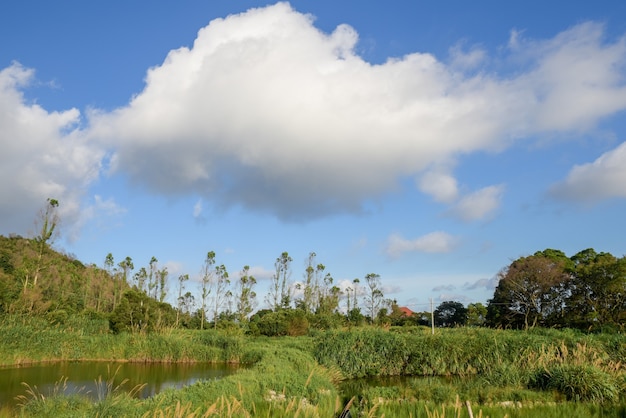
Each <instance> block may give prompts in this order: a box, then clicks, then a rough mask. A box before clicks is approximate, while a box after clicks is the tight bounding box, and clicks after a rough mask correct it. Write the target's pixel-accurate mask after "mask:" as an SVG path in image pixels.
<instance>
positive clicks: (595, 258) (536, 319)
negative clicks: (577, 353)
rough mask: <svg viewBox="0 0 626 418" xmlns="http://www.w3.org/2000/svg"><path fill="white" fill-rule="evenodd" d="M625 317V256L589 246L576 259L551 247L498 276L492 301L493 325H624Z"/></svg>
mask: <svg viewBox="0 0 626 418" xmlns="http://www.w3.org/2000/svg"><path fill="white" fill-rule="evenodd" d="M625 319H626V257H622V258H616V257H614V256H613V255H611V254H608V253H596V251H594V250H593V249H591V248H589V249H586V250H583V251H581V252H579V253H577V254H575V255H574V256H572V257H571V258H567V257H566V256H565V254H563V253H562V252H561V251H558V250H552V249H547V250H544V251H541V252H537V253H535V254H534V255H532V256H529V257H521V258H519V259H517V260H515V261H514V262H513V263H511V265H510V266H509V267H508V268H506V269H505V270H503V271H502V272H501V273H500V274H499V282H498V286H497V288H496V290H495V292H494V296H493V298H492V299H491V300H490V301H489V304H488V312H487V321H488V323H489V324H490V325H491V326H496V327H513V328H519V329H521V328H525V329H528V328H530V327H534V326H543V327H551V326H556V327H576V328H580V329H602V328H606V327H613V328H615V329H621V328H622V327H623V324H624V320H625Z"/></svg>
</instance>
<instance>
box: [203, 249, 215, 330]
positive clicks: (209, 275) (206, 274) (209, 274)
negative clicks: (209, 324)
mask: <svg viewBox="0 0 626 418" xmlns="http://www.w3.org/2000/svg"><path fill="white" fill-rule="evenodd" d="M214 265H215V251H209V252H208V253H207V255H206V258H205V259H204V264H203V265H202V272H201V279H200V280H201V282H200V286H201V290H202V293H201V294H200V297H201V301H202V302H201V303H202V306H201V307H200V309H201V312H200V315H201V316H200V329H204V322H205V320H206V309H207V299H208V298H209V294H210V293H211V282H212V280H213V274H214V271H213V266H214Z"/></svg>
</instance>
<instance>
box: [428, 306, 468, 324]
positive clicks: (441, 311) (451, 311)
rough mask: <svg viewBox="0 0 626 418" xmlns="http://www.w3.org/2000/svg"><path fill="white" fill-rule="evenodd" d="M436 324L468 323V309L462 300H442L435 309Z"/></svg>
mask: <svg viewBox="0 0 626 418" xmlns="http://www.w3.org/2000/svg"><path fill="white" fill-rule="evenodd" d="M434 317H435V325H436V326H438V327H457V326H462V325H465V324H466V323H467V309H466V308H465V307H464V306H463V304H462V303H460V302H454V301H447V302H442V303H441V304H440V305H439V306H437V308H436V309H435V311H434Z"/></svg>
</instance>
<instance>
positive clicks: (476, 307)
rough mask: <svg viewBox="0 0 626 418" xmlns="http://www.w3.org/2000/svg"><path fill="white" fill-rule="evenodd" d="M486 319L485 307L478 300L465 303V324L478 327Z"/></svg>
mask: <svg viewBox="0 0 626 418" xmlns="http://www.w3.org/2000/svg"><path fill="white" fill-rule="evenodd" d="M486 321H487V307H486V306H485V305H483V304H482V303H480V302H477V303H470V304H469V305H467V325H470V326H475V327H480V326H483V325H485V322H486Z"/></svg>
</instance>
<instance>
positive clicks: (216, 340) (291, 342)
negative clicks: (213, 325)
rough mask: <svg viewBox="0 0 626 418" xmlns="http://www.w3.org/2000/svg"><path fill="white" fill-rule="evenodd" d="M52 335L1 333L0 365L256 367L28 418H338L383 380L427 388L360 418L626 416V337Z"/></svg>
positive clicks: (32, 328) (23, 325)
mask: <svg viewBox="0 0 626 418" xmlns="http://www.w3.org/2000/svg"><path fill="white" fill-rule="evenodd" d="M46 326H47V325H45V326H44V324H41V323H37V322H36V321H28V320H16V319H15V318H13V319H8V320H3V321H2V322H0V361H1V362H4V364H16V363H20V362H26V361H37V360H52V359H64V360H80V359H107V360H110V359H119V360H125V361H126V360H130V361H133V360H134V361H212V362H248V363H250V364H252V367H250V368H247V369H244V370H242V371H240V372H238V373H236V374H235V375H231V376H228V377H226V378H224V379H221V380H215V381H203V382H198V383H196V384H193V385H191V386H188V387H185V388H183V389H178V390H176V389H168V390H166V391H164V392H162V393H160V394H158V395H156V396H154V397H152V398H149V399H145V400H139V399H134V398H132V396H130V395H128V394H127V393H126V392H121V391H117V390H115V388H113V387H107V382H108V380H102V381H101V385H102V386H101V388H102V393H103V395H104V394H106V396H102V397H101V398H100V399H99V401H97V402H95V403H93V402H90V401H87V400H85V398H83V397H81V396H80V395H78V396H69V397H68V396H63V395H62V394H61V393H60V392H59V393H58V394H57V396H43V397H42V396H39V395H41V394H38V393H37V391H36V390H34V388H31V392H30V394H29V393H28V392H27V395H26V396H25V399H24V402H23V404H24V405H23V407H22V408H21V409H20V411H19V414H21V415H22V416H25V417H30V416H59V417H61V416H100V417H102V416H129V417H170V416H173V417H183V416H185V417H191V416H193V417H201V416H220V417H250V416H254V417H332V416H337V415H338V414H339V412H340V411H341V410H342V409H343V407H344V406H345V404H346V403H347V402H348V401H349V399H350V398H351V397H352V395H346V394H342V393H340V392H339V390H338V389H337V383H338V382H340V381H344V380H345V379H350V378H355V377H372V376H415V377H413V378H411V379H410V380H408V384H405V385H403V386H399V385H388V386H386V387H375V386H372V387H364V388H361V389H359V394H358V396H357V397H355V398H354V400H353V401H352V402H353V403H352V404H351V411H352V412H353V413H352V416H355V417H356V416H364V417H382V416H386V417H411V416H413V417H432V418H435V417H437V418H440V417H444V416H446V417H457V416H463V417H464V416H468V415H467V414H468V408H467V405H466V403H465V401H468V400H469V401H471V405H472V408H473V413H474V416H475V417H478V416H482V417H487V416H490V417H501V416H505V415H506V416H508V417H511V418H512V417H518V416H519V417H521V416H524V417H532V416H537V417H565V416H567V417H568V418H571V417H574V416H576V417H585V416H604V417H618V416H623V414H625V413H626V410H625V407H624V406H623V405H624V404H626V402H625V400H626V397H625V393H626V375H625V373H624V366H623V365H622V363H621V361H623V359H624V354H625V353H626V347H625V345H626V340H625V339H624V337H623V336H621V335H613V336H604V335H591V336H590V335H585V334H582V333H577V332H569V331H566V332H561V331H554V330H541V331H532V332H518V331H502V330H487V329H453V330H438V332H437V333H436V334H435V335H430V334H429V333H428V332H425V331H424V330H421V329H419V328H410V329H402V328H392V329H391V330H390V331H386V330H381V329H375V328H353V329H351V330H348V331H343V332H340V331H328V332H323V333H319V334H316V336H315V337H297V338H290V337H284V338H267V337H259V338H256V337H255V338H252V337H247V336H243V335H241V334H240V333H233V332H227V333H225V332H222V331H218V330H206V331H182V330H173V329H169V330H162V331H161V332H159V333H153V334H121V335H112V334H109V333H108V332H107V331H106V330H104V329H103V327H102V324H100V325H98V323H97V321H96V322H90V324H88V325H87V326H85V327H84V328H81V327H80V322H78V323H74V324H68V321H66V322H65V324H64V325H59V326H55V327H51V328H46ZM63 327H65V328H63ZM428 331H430V330H428ZM53 345H55V346H53ZM418 376H427V377H430V378H428V379H424V378H423V377H418ZM435 376H448V377H447V378H446V380H444V379H441V378H436V377H435ZM59 391H60V389H59ZM570 401H572V402H570ZM562 411H565V412H562ZM3 414H4V412H3V411H1V410H0V417H1V416H3ZM620 414H622V415H620ZM5 416H6V415H5Z"/></svg>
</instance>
